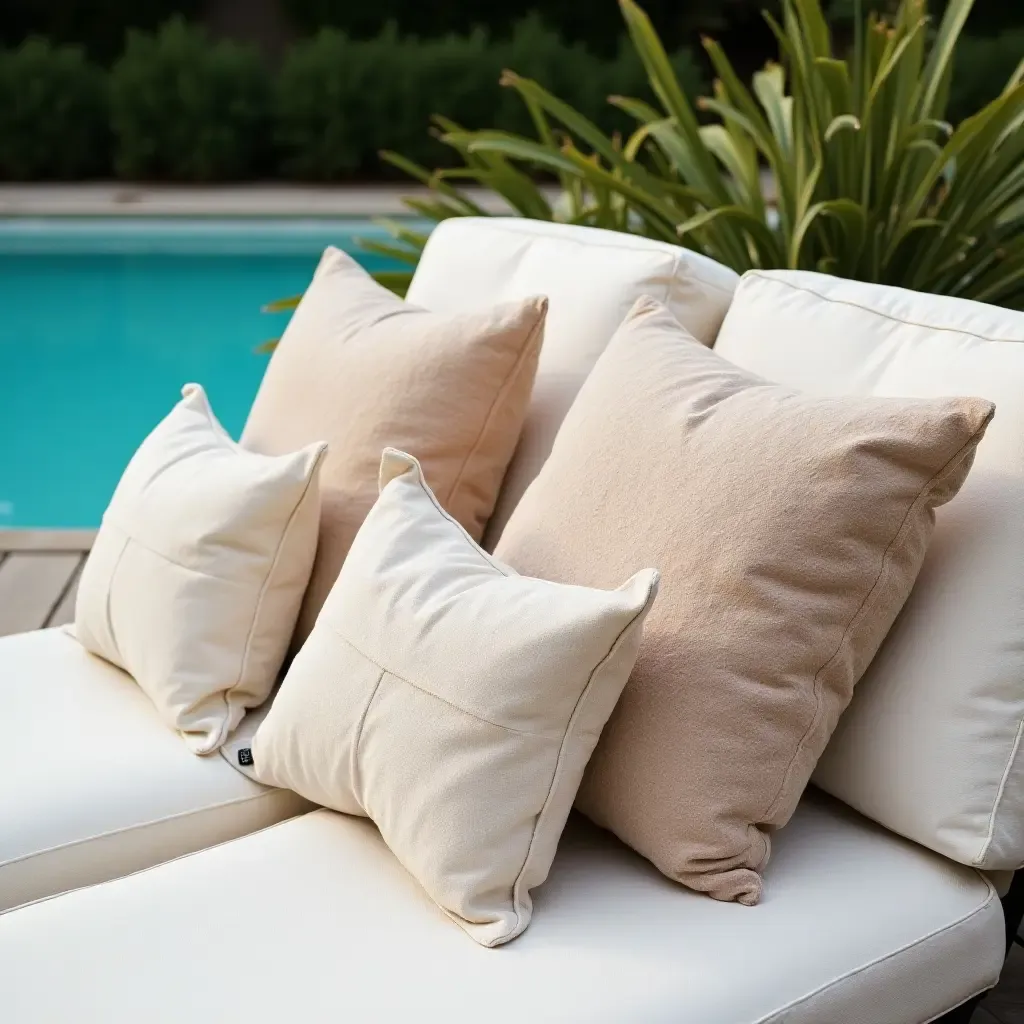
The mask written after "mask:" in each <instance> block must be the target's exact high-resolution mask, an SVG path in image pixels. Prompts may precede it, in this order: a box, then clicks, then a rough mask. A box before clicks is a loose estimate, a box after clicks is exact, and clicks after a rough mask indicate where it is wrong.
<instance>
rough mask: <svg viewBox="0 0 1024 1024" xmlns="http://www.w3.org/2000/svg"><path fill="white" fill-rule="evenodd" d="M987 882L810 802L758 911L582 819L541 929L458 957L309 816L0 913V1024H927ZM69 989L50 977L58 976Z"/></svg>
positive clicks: (982, 927) (543, 894)
mask: <svg viewBox="0 0 1024 1024" xmlns="http://www.w3.org/2000/svg"><path fill="white" fill-rule="evenodd" d="M1003 941H1004V940H1003V921H1002V913H1001V910H1000V905H999V901H998V900H997V899H996V897H995V893H994V892H993V891H992V889H991V887H990V886H988V885H987V884H986V883H985V882H984V881H983V880H982V879H981V878H980V877H979V876H978V874H977V873H976V872H974V871H972V870H971V869H969V868H964V867H961V866H960V865H957V864H953V863H952V862H951V861H948V860H946V859H945V858H942V857H938V856H936V855H935V854H933V853H931V852H929V851H928V850H925V849H922V848H921V847H919V846H916V845H915V844H913V843H909V842H907V841H905V840H902V839H899V838H898V837H896V836H894V835H892V834H891V833H886V832H884V831H883V830H882V829H880V828H878V827H877V826H875V825H872V824H871V823H870V822H867V821H865V820H864V819H863V818H860V817H859V816H858V815H856V814H854V813H853V812H852V811H844V810H842V809H841V805H838V804H836V803H835V802H834V801H831V800H828V798H822V797H810V796H808V797H805V799H804V802H803V804H802V805H801V807H800V808H799V809H798V810H797V813H796V815H795V816H794V817H793V820H792V822H791V823H790V824H789V825H788V826H787V827H786V828H785V829H783V830H782V831H781V832H780V833H779V835H778V841H777V845H776V849H775V853H774V856H773V857H772V861H771V864H769V866H768V869H767V872H766V875H765V892H764V900H763V901H762V903H761V904H760V905H759V906H757V907H740V906H737V905H735V904H726V903H720V902H717V901H715V900H710V899H708V898H707V897H706V896H701V895H699V894H697V893H694V892H691V891H689V890H687V889H685V888H684V887H683V886H681V885H677V884H675V883H674V882H671V881H669V880H668V879H667V878H665V877H664V876H662V875H661V874H659V873H658V871H657V870H656V869H655V868H654V867H653V866H652V865H651V864H649V863H647V862H646V861H645V860H643V859H642V858H640V857H638V856H636V855H635V854H633V853H631V852H630V851H629V850H628V849H627V848H626V847H625V846H623V845H622V844H620V843H618V842H617V841H616V840H615V839H614V838H612V837H611V836H610V835H609V834H608V833H606V832H600V831H599V830H598V829H596V828H594V827H593V826H590V825H588V824H586V823H584V822H583V821H581V820H571V821H570V822H569V826H568V828H567V829H566V831H565V835H564V836H563V839H562V842H561V844H560V846H559V850H558V854H557V856H556V857H555V861H554V864H553V866H552V869H551V877H550V878H549V880H548V882H547V884H545V885H544V886H543V887H542V888H540V889H539V890H538V891H537V894H536V916H535V918H534V921H533V924H532V925H531V926H530V927H529V928H528V929H527V931H526V932H525V933H524V934H523V935H522V936H521V937H520V938H518V939H517V940H516V941H515V942H513V943H511V944H510V945H508V946H503V947H502V948H501V949H497V950H490V949H483V948H481V947H480V946H477V945H475V944H474V943H472V942H467V941H466V939H465V937H464V936H462V935H460V934H459V932H458V930H457V929H456V928H453V927H452V926H451V925H450V924H449V923H448V922H447V921H446V920H445V918H444V916H443V915H442V914H441V912H440V911H439V910H438V909H437V907H435V906H433V905H432V904H431V902H430V900H429V898H428V897H427V896H426V894H425V893H424V892H423V891H422V889H421V888H420V887H419V886H418V885H417V884H416V881H415V880H414V879H413V878H411V877H410V876H409V874H408V873H407V872H406V871H404V870H403V869H402V867H401V865H400V864H399V863H398V861H397V860H396V859H395V858H394V857H392V856H391V855H390V854H389V852H388V850H387V848H386V846H385V845H384V842H383V840H382V839H381V837H380V834H379V833H378V832H377V830H376V829H375V828H374V827H373V825H372V824H371V823H370V822H368V821H366V820H365V819H359V818H353V817H348V816H346V815H341V814H335V813H334V812H332V811H327V810H321V811H316V812H314V813H312V814H307V815H303V816H302V817H299V818H295V819H293V820H291V821H288V822H284V823H283V824H280V825H275V826H274V827H273V828H269V829H266V830H265V831H263V832H260V833H259V834H258V835H252V836H247V837H246V838H244V839H239V840H237V841H236V842H233V843H227V844H224V845H222V846H218V847H216V848H214V849H211V850H205V851H203V852H201V853H197V854H195V855H194V856H191V857H186V858H183V859H182V860H178V861H175V862H174V863H172V864H164V865H161V866H160V867H158V868H154V869H153V870H151V871H146V872H143V873H141V874H138V875H134V876H133V877H131V878H124V879H121V880H119V881H116V882H110V883H108V884H106V885H102V886H97V887H95V888H92V889H84V890H80V891H79V892H75V893H71V894H69V895H67V896H63V897H61V898H60V899H56V900H50V901H48V902H45V903H39V904H36V905H35V906H32V907H25V908H24V909H22V910H17V911H14V912H13V913H11V914H7V915H4V916H0V965H2V966H0V974H2V977H3V986H2V988H3V1004H2V1010H3V1013H2V1016H3V1020H4V1024H54V1022H57V1021H89V1022H93V1021H96V1022H102V1024H138V1022H139V1021H146V1022H147V1024H181V1022H182V1021H188V1020H192V1019H194V1018H195V1016H196V1012H197V1010H196V1008H197V1007H201V1008H202V1016H203V1017H204V1018H206V1019H210V1020H216V1021H244V1022H246V1024H282V1022H284V1021H288V1022H290V1021H295V1022H302V1024H327V1022H334V1021H387V1022H391V1021H423V1022H430V1024H433V1022H434V1021H445V1022H448V1024H480V1022H481V1021H486V1022H487V1024H522V1022H523V1021H538V1022H541V1021H543V1022H556V1021H557V1022H559V1024H632V1022H634V1021H635V1022H638V1024H883V1022H884V1024H923V1022H924V1021H928V1020H932V1019H933V1018H935V1017H936V1016H938V1015H939V1014H941V1013H943V1012H944V1011H946V1010H949V1009H951V1008H952V1007H953V1006H955V1005H957V1004H958V1003H961V1002H964V1001H965V1000H966V999H968V998H970V997H971V996H973V995H974V994H976V993H977V992H979V991H981V990H983V989H985V988H988V987H990V986H992V985H993V984H994V983H995V981H996V980H997V978H998V975H999V970H1000V967H1001V966H1002V959H1003ZM55 982H59V983H55Z"/></svg>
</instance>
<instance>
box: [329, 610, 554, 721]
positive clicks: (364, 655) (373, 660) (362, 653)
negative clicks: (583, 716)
mask: <svg viewBox="0 0 1024 1024" xmlns="http://www.w3.org/2000/svg"><path fill="white" fill-rule="evenodd" d="M320 625H323V626H326V627H327V628H328V629H329V630H330V631H331V632H332V633H333V634H334V635H335V636H336V637H337V638H338V639H339V640H341V641H342V642H343V643H346V644H348V646H349V647H351V648H352V650H353V651H355V652H356V654H358V655H359V656H360V657H361V658H365V659H366V660H367V661H368V662H369V663H370V664H371V665H373V666H374V667H375V668H379V669H380V670H381V672H382V673H384V672H386V673H387V674H388V675H389V676H391V677H392V678H393V679H397V680H398V681H399V682H400V683H405V684H406V685H407V686H411V687H412V688H413V689H414V690H417V691H419V692H420V693H422V694H425V695H426V696H428V697H433V698H434V700H438V701H440V702H441V703H442V704H446V705H447V706H448V707H450V708H452V709H454V710H455V711H461V712H462V714H464V715H465V716H466V717H467V718H472V719H474V720H475V721H477V722H483V724H484V725H493V726H494V728H495V729H504V730H505V732H511V733H514V734H515V735H516V736H533V737H536V738H538V739H550V738H551V737H550V736H547V735H545V734H544V733H542V732H525V731H524V730H522V729H513V728H512V726H510V725H502V724H501V723H500V722H492V721H491V720H490V719H489V718H483V717H482V716H480V715H477V714H474V713H473V712H472V711H467V710H466V709H465V708H463V707H460V706H459V705H458V704H453V703H452V702H451V701H450V700H446V699H445V698H444V697H442V696H440V695H439V694H436V693H434V692H433V691H431V690H427V689H425V688H424V687H422V686H419V685H418V684H417V683H414V682H413V681H412V680H411V679H407V678H406V677H405V676H403V675H399V673H397V672H393V671H392V670H391V669H389V668H388V667H387V666H385V665H382V664H381V663H380V662H379V661H377V660H376V658H371V657H370V655H368V654H367V653H366V652H365V651H363V650H360V649H359V648H358V647H356V645H355V644H354V643H352V641H351V640H349V638H348V637H347V636H345V635H344V634H343V633H341V632H339V631H338V630H337V629H336V628H335V627H334V626H332V625H331V624H330V623H329V622H324V623H320ZM378 685H379V682H378Z"/></svg>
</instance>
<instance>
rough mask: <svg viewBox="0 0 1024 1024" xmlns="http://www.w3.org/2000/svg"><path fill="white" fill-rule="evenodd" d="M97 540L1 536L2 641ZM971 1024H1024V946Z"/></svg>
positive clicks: (32, 615) (88, 533) (53, 594)
mask: <svg viewBox="0 0 1024 1024" xmlns="http://www.w3.org/2000/svg"><path fill="white" fill-rule="evenodd" d="M95 536H96V532H95V530H0V636H6V635H7V634H9V633H21V632H25V631H27V630H30V629H40V628H42V627H44V626H62V625H64V624H65V623H67V622H72V621H73V620H74V617H75V593H76V591H77V588H78V576H79V574H80V573H81V571H82V565H83V564H84V562H85V556H86V555H87V554H88V553H89V548H90V547H91V546H92V542H93V538H94V537H95ZM971 1024H1024V949H1022V948H1021V947H1020V946H1014V948H1013V949H1012V950H1011V952H1010V956H1009V958H1008V959H1007V961H1006V968H1005V969H1004V971H1003V977H1002V980H1001V981H1000V983H999V987H998V988H996V990H995V991H994V992H992V994H991V995H989V997H988V998H987V999H986V1000H985V1002H984V1003H982V1005H981V1007H980V1008H979V1009H978V1010H977V1012H976V1013H975V1014H974V1017H973V1019H972V1021H971Z"/></svg>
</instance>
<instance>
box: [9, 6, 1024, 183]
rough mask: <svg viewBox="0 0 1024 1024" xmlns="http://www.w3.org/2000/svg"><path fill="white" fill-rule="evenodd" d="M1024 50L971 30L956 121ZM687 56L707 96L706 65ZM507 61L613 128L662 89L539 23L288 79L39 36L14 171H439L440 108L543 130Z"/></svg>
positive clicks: (181, 55) (23, 82)
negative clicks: (434, 121)
mask: <svg viewBox="0 0 1024 1024" xmlns="http://www.w3.org/2000/svg"><path fill="white" fill-rule="evenodd" d="M1022 53H1024V30H1020V31H1017V32H1012V33H1004V34H1003V35H1002V36H1000V37H996V38H992V39H984V38H981V39H975V38H971V37H966V38H965V39H963V40H962V42H961V44H960V48H959V50H958V52H957V60H956V71H955V75H954V79H953V89H952V99H951V115H952V116H953V117H954V118H960V117H962V116H964V115H965V114H967V113H970V112H971V111H973V110H976V109H977V108H978V107H979V106H980V105H981V104H982V103H983V102H985V101H987V100H988V99H990V98H991V97H992V96H994V95H996V94H997V93H998V92H999V91H1000V89H1001V88H1002V87H1003V85H1004V84H1005V82H1006V79H1007V77H1008V76H1009V74H1010V73H1011V71H1012V70H1013V68H1014V67H1015V65H1016V63H1017V60H1018V59H1019V58H1020V55H1021V54H1022ZM673 60H674V63H675V64H676V67H677V70H678V71H679V73H680V76H681V78H682V80H683V82H684V84H685V85H686V87H687V89H688V90H689V91H690V92H691V93H697V92H700V91H701V90H702V87H703V83H702V82H701V75H700V71H699V68H698V65H697V64H696V62H695V61H694V58H693V56H692V54H691V52H690V51H689V50H687V49H685V48H684V49H680V50H679V51H677V53H676V54H675V56H674V58H673ZM503 68H512V69H513V70H515V71H517V72H518V73H519V74H521V75H523V76H525V77H528V78H535V79H537V80H538V81H539V82H541V84H543V85H545V86H546V87H547V88H548V89H550V90H551V91H552V92H554V93H555V94H556V95H558V96H560V97H562V98H563V99H564V100H566V101H567V102H568V103H570V104H571V105H572V106H574V107H575V108H576V109H578V110H579V111H580V112H582V113H583V114H585V115H586V116H587V117H589V118H591V119H592V120H594V121H596V122H597V123H598V124H599V125H600V126H601V127H602V128H603V129H604V130H605V131H609V132H610V131H615V130H623V131H626V130H628V129H629V127H630V124H629V122H628V120H627V119H625V117H624V115H621V114H620V113H619V112H617V111H616V110H615V109H614V108H612V107H610V106H609V105H608V104H607V103H606V101H605V98H606V97H607V96H608V95H609V94H614V93H620V94H625V95H631V96H641V97H644V96H647V95H648V87H647V83H646V79H645V76H644V73H643V70H642V68H641V66H640V62H639V60H638V58H637V57H636V55H635V53H634V51H633V49H632V47H630V46H629V45H628V44H627V43H626V41H625V40H624V39H620V41H619V45H618V49H617V51H616V52H615V54H614V56H611V57H603V58H602V57H597V56H595V54H594V53H593V52H591V51H590V50H588V49H587V48H585V47H583V46H581V45H579V44H569V43H566V42H565V41H564V40H563V39H562V37H561V36H560V35H559V34H558V33H557V32H555V31H554V30H553V29H551V28H549V27H547V26H546V25H545V24H543V23H542V22H541V21H540V20H539V19H538V18H537V17H535V16H532V17H527V18H525V19H522V20H520V21H519V22H517V23H516V24H515V26H514V27H513V29H512V30H511V32H510V33H509V34H508V35H507V36H505V37H491V36H489V35H488V34H487V33H486V32H484V31H483V30H477V31H474V32H471V33H470V34H468V35H450V36H445V37H441V38H435V39H417V38H415V37H408V36H403V37H400V36H399V35H398V33H397V32H396V30H395V29H394V28H392V27H389V28H386V29H385V30H384V31H383V32H381V33H379V34H378V35H377V36H375V37H373V38H370V39H353V38H350V37H348V36H346V35H344V34H343V33H341V32H338V31H336V30H332V29H325V30H323V31H321V32H320V33H318V34H317V35H316V36H314V37H312V38H310V39H307V40H304V41H301V42H299V43H296V44H295V45H294V46H293V47H292V48H291V49H290V50H289V52H288V53H287V55H286V57H285V59H284V62H283V64H282V65H281V67H280V68H279V69H278V70H277V72H276V73H271V72H270V71H269V70H268V68H267V67H266V66H265V64H264V63H263V61H262V60H261V59H260V57H259V56H258V55H257V53H256V51H254V50H253V49H250V48H248V47H246V46H242V45H240V44H237V43H230V42H223V41H216V40H212V39H210V38H209V37H208V36H207V35H206V34H205V33H204V32H203V31H202V30H200V29H198V28H194V27H190V26H188V25H187V24H185V23H184V22H182V21H180V20H174V21H171V22H169V23H167V24H166V25H164V27H163V28H161V29H160V30H159V31H157V32H155V33H142V32H132V33H130V34H129V37H128V40H127V44H126V47H125V49H124V52H123V53H122V56H121V57H120V59H119V60H118V61H116V62H115V63H114V65H113V66H112V68H111V69H110V70H109V71H105V70H102V69H101V68H99V67H98V66H96V65H95V64H93V63H91V62H90V61H89V60H88V59H86V57H85V56H84V55H83V53H82V51H81V50H80V49H78V48H75V47H66V46H55V45H52V44H50V43H47V42H44V41H41V40H36V39H33V40H30V41H28V42H26V43H24V44H22V45H20V46H19V47H17V48H16V49H8V50H0V177H2V178H5V179H8V180H12V179H14V180H17V179H20V180H45V179H76V178H88V177H101V176H109V175H110V174H112V173H113V174H116V175H118V176H120V177H123V178H128V179H148V180H165V181H221V180H232V179H237V180H244V179H249V180H252V179H259V178H268V177H275V176H283V177H286V178H293V179H299V180H319V181H343V180H351V179H353V178H358V179H366V178H373V177H380V176H382V175H383V174H386V173H388V169H387V168H385V167H383V166H382V165H381V163H380V161H379V159H378V157H377V153H378V151H379V150H380V149H385V148H386V149H394V150H397V151H398V152H400V153H402V154H404V155H406V156H408V157H410V158H412V159H414V160H416V161H418V162H420V163H424V164H427V165H431V166H433V165H438V164H442V163H444V162H445V161H446V160H447V159H449V158H450V153H449V151H448V150H447V149H446V147H444V146H442V145H441V144H440V143H439V142H438V141H437V140H436V139H434V138H432V137H431V135H430V134H429V132H428V122H429V118H430V116H431V115H432V114H435V113H440V114H444V115H446V116H447V117H450V118H452V119H453V120H455V121H457V122H459V123H460V124H462V125H464V126H465V127H467V128H505V129H508V130H510V131H514V132H524V133H525V132H529V131H530V130H531V128H530V122H529V118H528V115H527V112H526V111H525V109H524V108H523V106H522V104H521V103H520V101H519V99H518V97H517V96H516V95H515V94H514V92H513V91H512V90H509V89H502V88H500V87H499V86H498V84H497V81H498V76H499V74H500V73H501V71H502V69H503Z"/></svg>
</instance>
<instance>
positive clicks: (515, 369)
mask: <svg viewBox="0 0 1024 1024" xmlns="http://www.w3.org/2000/svg"><path fill="white" fill-rule="evenodd" d="M547 306H548V302H547V299H544V300H543V306H542V309H541V315H540V316H539V317H538V318H537V320H536V322H535V323H534V325H533V327H532V329H531V330H530V333H529V334H528V335H527V338H526V343H525V344H524V345H523V347H522V349H520V351H519V354H518V355H517V356H516V358H515V360H514V361H513V363H512V366H511V367H510V368H509V371H508V373H507V374H506V375H505V379H504V380H503V381H502V382H501V385H500V387H499V388H498V390H497V391H496V392H495V395H494V398H493V400H492V401H491V404H490V407H489V408H488V410H487V415H486V416H485V417H484V421H483V423H481V424H480V431H479V433H478V434H477V436H476V440H475V441H474V442H473V445H472V447H471V448H470V449H469V451H468V452H467V453H466V457H465V458H464V459H463V460H462V465H461V466H460V467H459V471H458V473H457V474H456V475H455V479H454V480H453V481H452V485H451V487H450V488H449V489H448V497H447V498H445V501H444V503H445V504H446V505H449V504H451V500H452V498H453V497H454V495H455V492H456V491H457V490H458V489H459V485H460V484H461V483H462V477H463V476H464V475H465V472H466V467H467V466H469V463H470V460H471V459H472V458H473V457H474V456H475V455H476V454H477V452H478V451H479V449H480V445H481V444H482V443H483V439H484V435H485V434H486V433H487V428H488V427H489V426H490V425H491V422H492V421H493V420H494V416H495V413H496V412H497V409H498V406H499V404H500V403H502V401H503V400H504V399H505V398H506V397H507V396H508V392H509V391H510V390H511V389H512V384H513V382H514V381H515V380H516V379H517V378H518V377H519V374H520V372H521V370H522V367H523V363H524V362H525V361H526V358H527V356H529V355H532V354H533V353H534V351H535V350H536V351H538V352H539V350H540V342H539V341H538V335H540V333H541V331H542V330H543V327H544V321H545V319H546V317H547ZM510 457H511V456H510Z"/></svg>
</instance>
